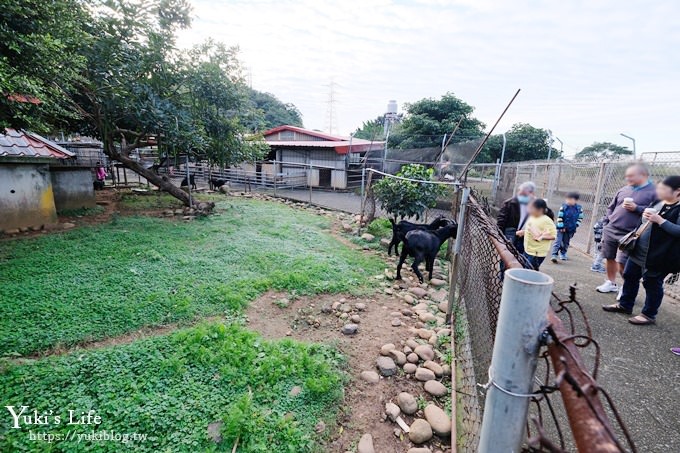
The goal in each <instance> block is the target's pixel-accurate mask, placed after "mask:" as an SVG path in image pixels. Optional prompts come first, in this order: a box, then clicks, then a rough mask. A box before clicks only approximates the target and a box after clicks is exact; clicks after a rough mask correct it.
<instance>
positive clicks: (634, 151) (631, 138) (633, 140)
mask: <svg viewBox="0 0 680 453" xmlns="http://www.w3.org/2000/svg"><path fill="white" fill-rule="evenodd" d="M621 137H626V138H627V139H628V140H630V141H632V142H633V159H637V150H636V149H635V139H634V138H633V137H631V136H630V135H626V134H624V133H621Z"/></svg>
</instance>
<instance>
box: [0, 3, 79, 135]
mask: <svg viewBox="0 0 680 453" xmlns="http://www.w3.org/2000/svg"><path fill="white" fill-rule="evenodd" d="M85 18H86V13H85V10H84V9H83V6H82V2H80V1H78V0H52V1H42V0H5V1H3V3H2V8H0V130H4V129H5V128H6V127H13V128H16V129H32V130H34V131H39V132H47V131H48V130H49V129H51V127H52V126H54V125H62V124H64V121H66V120H68V119H73V118H74V117H76V116H77V112H76V109H75V108H74V106H73V104H72V102H71V99H70V97H69V96H68V93H69V92H70V91H71V90H72V89H73V88H74V86H75V84H76V82H77V81H78V80H79V76H80V72H81V70H82V69H83V68H84V66H85V58H83V56H82V55H80V54H79V53H78V48H79V46H80V45H82V43H84V42H87V35H86V33H85V31H84V26H85V23H86V19H85Z"/></svg>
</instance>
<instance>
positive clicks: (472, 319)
mask: <svg viewBox="0 0 680 453" xmlns="http://www.w3.org/2000/svg"><path fill="white" fill-rule="evenodd" d="M466 190H467V189H466ZM462 198H463V202H462V203H461V204H460V208H459V209H460V211H459V216H458V218H459V235H458V239H457V242H456V245H455V248H454V258H453V263H454V265H453V266H452V268H451V275H450V282H451V288H450V293H449V294H450V297H451V300H450V302H451V305H452V313H453V327H454V329H453V330H454V335H453V336H452V338H453V341H454V348H453V349H454V352H455V361H454V364H453V366H452V368H453V370H454V371H455V373H454V376H453V379H452V384H453V389H454V395H453V402H452V406H453V410H454V413H455V417H453V419H454V423H455V424H456V426H455V429H454V432H455V433H456V438H455V439H453V440H452V442H453V443H455V445H456V446H457V451H462V452H475V451H477V449H478V446H479V442H480V433H481V426H482V420H483V417H484V416H485V414H484V412H483V411H484V398H485V391H484V390H483V389H484V388H487V389H488V388H489V386H490V385H493V380H492V378H490V373H489V368H490V365H491V358H492V351H493V347H494V339H495V335H496V325H497V322H498V315H499V308H500V301H501V293H502V289H503V280H504V270H506V269H511V268H522V267H528V266H527V264H528V263H526V262H525V261H524V259H523V258H522V257H521V256H520V255H518V254H517V252H516V250H515V249H514V248H513V247H512V245H511V244H509V243H508V241H507V240H506V239H505V237H504V236H503V234H502V233H501V232H500V231H499V230H498V228H497V226H496V224H495V221H494V219H493V218H492V217H490V216H489V214H488V213H487V212H486V209H485V207H484V206H483V205H482V204H480V203H479V202H478V201H477V200H476V198H475V197H473V196H466V194H465V193H464V194H463V197H462ZM457 209H458V208H457ZM461 213H462V214H461ZM562 315H564V316H562ZM579 316H580V317H581V319H578V318H579ZM562 317H564V319H565V321H563V320H562V319H561V318H562ZM576 326H580V327H581V328H582V329H584V330H585V331H584V332H576V330H577V327H576ZM517 334H518V335H521V334H522V332H517ZM544 335H545V338H544V345H545V346H544V347H543V348H542V351H541V354H540V359H539V371H538V372H537V374H536V376H537V378H536V382H535V385H534V391H533V392H531V394H530V395H515V396H516V397H527V398H530V399H531V402H532V405H531V409H530V412H529V417H528V419H527V421H526V424H527V430H526V432H527V438H526V440H525V442H524V448H525V449H526V450H527V451H552V452H555V451H565V450H569V449H574V448H578V450H579V451H625V450H626V449H628V450H630V451H635V446H634V444H633V442H632V441H631V440H630V437H629V436H628V434H627V431H626V429H625V426H624V425H623V423H622V421H621V420H620V418H619V417H618V415H617V412H616V410H615V408H614V407H613V405H612V404H611V403H610V400H609V397H608V396H607V394H606V393H605V392H604V391H603V390H602V388H601V387H600V386H599V384H598V382H597V380H596V378H597V364H598V363H599V360H597V359H596V360H595V361H594V363H595V365H594V367H595V368H594V369H593V370H589V369H588V368H587V367H586V366H585V365H584V360H583V359H582V358H581V355H580V352H579V350H580V349H581V348H593V349H594V355H595V356H596V357H598V356H599V350H598V349H597V343H596V342H595V341H593V340H592V332H591V331H590V328H589V324H588V321H587V319H585V317H584V316H583V311H582V310H581V307H580V305H579V303H578V302H577V300H576V292H575V289H574V288H572V291H571V294H570V297H569V299H568V300H565V301H560V300H558V299H557V298H556V297H555V296H553V300H552V301H551V309H550V310H549V313H548V317H547V319H546V320H545V334H544ZM589 355H590V352H589ZM554 393H559V394H560V396H561V400H562V401H561V404H556V403H555V402H554V401H553V400H552V399H551V396H552V395H551V394H554ZM601 396H604V402H603V400H602V399H601ZM605 407H606V408H607V409H606V410H605ZM610 413H611V414H614V420H613V421H610V419H609V417H608V415H607V414H610ZM567 424H568V425H569V426H570V428H571V432H572V436H568V435H567V432H568V428H567V426H566V425H567ZM498 429H502V427H498Z"/></svg>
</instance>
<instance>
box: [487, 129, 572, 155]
mask: <svg viewBox="0 0 680 453" xmlns="http://www.w3.org/2000/svg"><path fill="white" fill-rule="evenodd" d="M505 139H506V145H505V162H520V161H525V160H541V159H547V158H548V150H549V149H550V148H551V147H552V143H551V139H550V132H549V131H547V130H545V129H541V128H538V127H534V126H532V125H531V124H527V123H517V124H513V126H512V127H511V128H510V130H509V131H508V132H506V133H505ZM502 150H503V136H502V135H501V134H497V135H492V136H491V137H489V140H488V141H487V142H486V144H485V145H484V148H482V152H481V153H480V155H479V157H478V158H477V162H487V163H488V162H496V160H497V159H500V157H501V152H502ZM550 157H551V158H559V157H562V156H561V155H560V150H559V149H556V148H554V147H552V151H551V152H550Z"/></svg>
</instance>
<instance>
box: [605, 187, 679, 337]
mask: <svg viewBox="0 0 680 453" xmlns="http://www.w3.org/2000/svg"><path fill="white" fill-rule="evenodd" d="M656 194H657V197H658V199H659V200H661V201H659V202H658V203H654V204H653V205H652V206H653V207H649V208H647V209H645V211H644V213H643V214H642V218H643V223H642V225H640V227H639V228H638V229H637V230H636V231H635V232H634V233H631V234H629V235H626V236H625V237H624V238H622V239H621V243H620V247H621V248H622V249H624V250H625V251H627V252H629V253H630V256H629V259H628V262H627V263H626V267H625V269H624V271H623V292H622V294H621V299H620V300H619V302H618V303H616V304H613V305H604V306H602V309H603V310H604V311H608V312H614V313H626V314H632V313H633V306H634V305H635V298H636V297H637V294H638V291H639V289H640V279H642V284H643V286H644V287H645V293H646V297H645V305H644V307H643V308H642V313H641V314H639V315H637V316H634V317H632V318H630V319H629V320H628V322H630V323H631V324H635V325H649V324H654V323H655V322H656V315H657V313H658V311H659V306H660V305H661V301H662V299H663V281H664V279H665V278H666V276H667V275H668V274H672V273H675V272H679V271H680V175H676V176H669V177H667V178H666V179H664V180H663V181H662V182H660V183H659V184H658V185H657V187H656Z"/></svg>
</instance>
